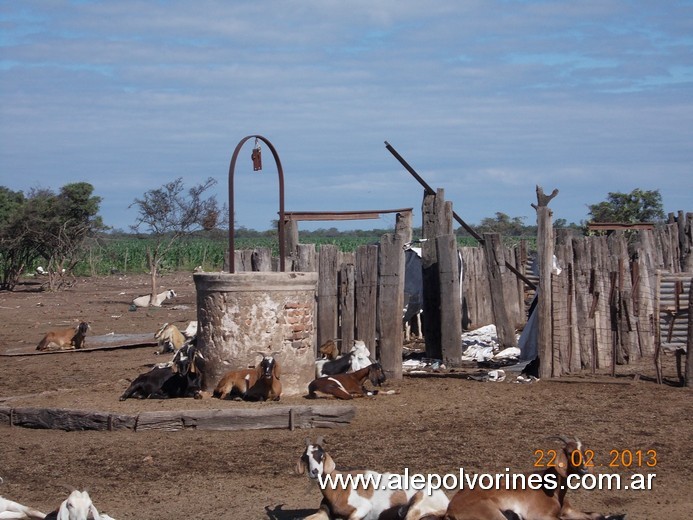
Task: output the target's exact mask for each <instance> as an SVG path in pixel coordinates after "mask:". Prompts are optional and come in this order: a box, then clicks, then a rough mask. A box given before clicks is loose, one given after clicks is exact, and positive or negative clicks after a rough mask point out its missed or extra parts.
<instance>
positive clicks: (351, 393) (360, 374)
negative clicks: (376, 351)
mask: <svg viewBox="0 0 693 520" xmlns="http://www.w3.org/2000/svg"><path fill="white" fill-rule="evenodd" d="M366 380H369V381H370V382H371V384H373V385H374V386H380V385H382V384H383V383H384V382H385V373H384V372H383V368H382V367H381V366H380V363H373V364H371V365H369V366H367V367H365V368H362V369H360V370H357V371H356V372H349V373H347V374H335V375H333V376H324V377H319V378H317V379H314V380H313V381H311V382H310V384H309V385H308V397H309V398H310V399H315V398H316V397H317V395H316V392H320V393H321V394H328V395H333V396H334V397H336V398H337V399H353V398H354V397H363V396H367V395H373V392H371V391H369V390H367V389H366V387H365V383H366Z"/></svg>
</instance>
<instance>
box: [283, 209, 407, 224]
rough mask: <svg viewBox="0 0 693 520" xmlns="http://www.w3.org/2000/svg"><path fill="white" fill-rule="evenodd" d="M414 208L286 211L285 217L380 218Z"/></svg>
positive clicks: (295, 218)
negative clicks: (383, 215)
mask: <svg viewBox="0 0 693 520" xmlns="http://www.w3.org/2000/svg"><path fill="white" fill-rule="evenodd" d="M412 211H413V208H400V209H371V210H356V211H285V212H284V219H285V220H286V221H287V222H289V221H292V220H293V221H295V220H304V221H317V220H369V219H377V218H380V216H381V215H382V214H386V213H411V212H412Z"/></svg>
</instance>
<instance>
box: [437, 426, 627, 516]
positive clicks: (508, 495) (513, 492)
mask: <svg viewBox="0 0 693 520" xmlns="http://www.w3.org/2000/svg"><path fill="white" fill-rule="evenodd" d="M560 439H561V440H562V441H563V444H564V446H563V449H562V450H557V451H558V454H557V459H556V461H555V464H556V465H555V466H551V467H549V468H547V469H546V470H544V471H541V472H539V473H536V474H533V475H535V476H536V475H541V477H542V482H543V483H544V486H543V487H541V488H539V489H532V488H531V487H529V486H522V487H524V489H522V487H520V486H518V489H504V488H503V489H481V488H479V487H477V488H474V489H462V490H460V491H458V492H457V493H456V494H455V495H454V496H453V497H452V500H451V501H450V505H449V506H448V510H447V512H446V513H445V520H507V519H508V518H511V519H525V518H526V519H538V520H620V519H622V518H624V517H625V515H613V516H604V515H602V514H599V513H582V512H580V511H575V510H574V509H573V508H572V507H571V506H570V504H569V503H568V501H567V500H566V498H565V495H566V491H567V489H568V486H567V484H566V482H567V479H568V476H569V475H584V474H585V473H587V469H588V468H587V467H585V465H584V460H586V459H585V458H584V457H583V451H582V450H583V446H582V443H581V442H580V441H579V440H578V439H568V438H566V437H560ZM576 461H578V462H580V464H579V465H576V464H575V462H576ZM527 476H529V475H527ZM527 481H528V482H529V480H527ZM547 483H551V486H553V484H554V483H555V487H554V488H553V489H550V488H549V487H548V486H546V484H547Z"/></svg>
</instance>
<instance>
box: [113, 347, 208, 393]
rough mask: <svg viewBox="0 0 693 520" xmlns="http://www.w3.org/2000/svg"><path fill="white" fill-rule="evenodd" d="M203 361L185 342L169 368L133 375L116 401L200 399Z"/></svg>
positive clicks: (158, 368)
mask: <svg viewBox="0 0 693 520" xmlns="http://www.w3.org/2000/svg"><path fill="white" fill-rule="evenodd" d="M203 363H204V358H203V357H202V354H200V353H199V352H198V351H197V348H196V347H195V346H194V345H193V344H191V343H186V344H185V345H183V347H182V348H181V349H180V350H179V351H178V352H176V354H175V356H173V361H172V363H171V365H170V366H166V367H154V368H153V369H151V370H150V371H149V372H145V373H144V374H140V375H139V376H137V377H136V378H135V379H134V381H133V382H132V383H130V386H129V387H128V389H127V390H125V392H123V395H121V396H120V400H121V401H124V400H125V399H128V398H136V399H171V398H174V397H194V398H196V399H197V398H200V397H202V394H201V392H202V387H203V384H204V382H203V377H202V374H203V368H204V367H203V366H202V364H203Z"/></svg>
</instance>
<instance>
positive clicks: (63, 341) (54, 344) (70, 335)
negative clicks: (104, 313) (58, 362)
mask: <svg viewBox="0 0 693 520" xmlns="http://www.w3.org/2000/svg"><path fill="white" fill-rule="evenodd" d="M88 330H89V324H88V323H87V322H86V321H83V322H81V323H80V324H79V325H77V327H76V328H69V329H57V330H51V331H48V332H47V333H46V335H45V336H44V337H43V339H42V340H41V341H40V342H39V344H38V345H37V346H36V350H41V351H43V350H68V349H73V348H74V349H79V348H84V347H85V337H86V335H87V331H88Z"/></svg>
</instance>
